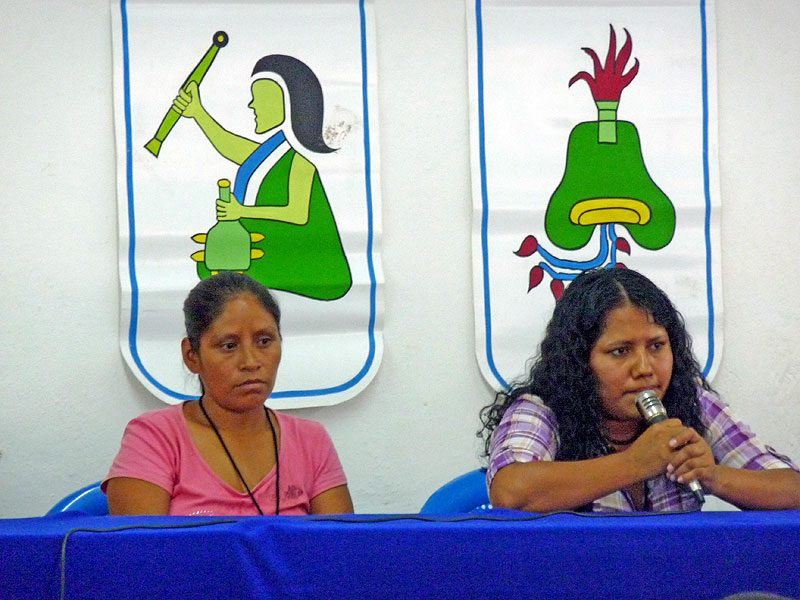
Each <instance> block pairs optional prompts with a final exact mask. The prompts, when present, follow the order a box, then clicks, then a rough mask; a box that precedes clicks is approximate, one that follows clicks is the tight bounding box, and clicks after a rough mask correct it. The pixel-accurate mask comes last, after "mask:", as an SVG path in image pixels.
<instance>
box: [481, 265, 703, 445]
mask: <svg viewBox="0 0 800 600" xmlns="http://www.w3.org/2000/svg"><path fill="white" fill-rule="evenodd" d="M628 302H630V303H631V304H632V305H633V306H636V307H638V308H642V309H644V310H646V311H647V312H649V313H651V314H652V315H653V319H654V320H655V322H656V323H657V324H658V325H660V326H661V327H663V328H664V329H666V331H667V334H668V336H669V343H670V346H671V348H672V357H673V366H672V380H671V381H670V384H669V387H668V388H667V392H666V394H665V395H664V397H663V398H662V402H663V404H664V408H665V409H666V410H667V414H669V416H670V417H676V418H678V419H680V420H681V422H682V423H683V424H684V425H686V426H688V427H693V428H694V429H695V430H697V432H698V433H699V434H700V435H703V434H704V433H705V426H704V425H703V423H702V422H701V420H700V404H699V399H698V392H697V386H698V384H699V385H701V386H702V387H703V388H704V389H707V390H710V389H711V387H710V386H709V384H708V382H707V381H706V379H705V377H704V376H703V373H702V371H701V369H700V365H699V364H698V362H697V360H696V359H695V357H694V355H693V354H692V341H691V338H690V336H689V334H688V333H687V331H686V325H685V323H684V320H683V317H682V316H681V314H680V313H679V312H678V311H677V310H676V309H675V307H674V306H673V305H672V302H671V301H670V299H669V298H668V297H667V295H666V294H665V293H664V292H663V291H661V290H660V289H659V288H658V287H657V286H656V285H655V284H654V283H653V282H652V281H650V280H649V279H648V278H647V277H645V276H644V275H642V274H641V273H638V272H636V271H633V270H631V269H625V268H603V269H593V270H590V271H585V272H584V273H581V274H580V275H579V276H578V277H576V278H575V279H574V280H573V282H572V283H571V284H570V285H569V286H568V287H567V289H566V290H565V291H564V295H563V296H562V297H561V299H560V300H558V302H556V306H555V309H554V311H553V317H552V318H551V319H550V323H548V325H547V329H546V331H545V336H544V339H543V340H542V343H541V345H540V347H539V353H538V354H537V355H536V357H535V359H534V360H533V362H532V366H531V367H530V372H529V374H528V376H527V379H525V380H523V381H520V382H518V383H516V384H514V385H512V386H511V387H510V389H508V390H505V391H501V392H498V394H497V395H496V397H495V399H494V402H492V403H491V404H489V405H488V406H485V407H484V408H483V409H481V411H480V418H481V422H482V423H483V427H482V428H481V430H480V431H479V432H478V436H482V437H483V438H484V444H485V445H484V451H485V454H486V455H487V456H488V455H489V453H490V451H491V435H492V432H493V431H494V430H495V429H496V428H497V426H498V424H499V423H500V420H501V419H502V418H503V414H504V413H505V411H506V409H507V408H508V406H509V405H510V404H511V403H512V402H514V401H515V400H516V399H517V398H519V397H520V396H521V395H523V394H534V395H536V396H538V397H539V398H541V399H542V402H544V404H545V405H546V406H548V407H549V408H550V409H551V410H552V411H553V413H554V414H555V417H556V420H557V422H558V440H559V445H558V452H557V454H556V460H583V459H588V458H595V457H598V456H604V455H606V454H608V453H609V452H610V451H611V448H610V447H609V445H608V443H607V442H606V441H605V439H604V438H603V436H602V434H601V430H600V424H601V423H602V409H601V404H600V399H599V397H598V395H597V379H596V378H595V375H594V373H593V372H592V369H591V367H590V366H589V354H590V352H591V349H592V346H594V344H595V342H596V341H597V338H598V337H600V335H601V334H602V332H603V329H604V328H605V322H606V317H607V315H608V313H609V312H610V311H611V310H613V309H615V308H618V307H620V306H623V305H625V304H627V303H628Z"/></svg>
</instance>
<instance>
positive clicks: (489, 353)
mask: <svg viewBox="0 0 800 600" xmlns="http://www.w3.org/2000/svg"><path fill="white" fill-rule="evenodd" d="M700 23H701V29H702V65H701V71H702V81H703V187H704V190H705V194H704V198H705V224H704V234H705V246H706V289H707V290H708V292H707V304H708V358H707V360H706V364H705V366H704V367H703V376H707V375H708V373H709V372H710V370H711V365H712V363H713V361H714V293H713V279H712V274H711V190H710V181H709V180H710V175H709V158H708V118H709V117H708V37H707V32H706V27H707V26H706V3H705V0H700ZM475 35H476V38H477V40H476V41H477V44H476V45H477V71H478V82H477V84H478V90H477V91H478V145H479V154H480V171H481V205H482V213H481V249H482V261H483V314H484V323H485V328H486V361H487V364H488V366H489V369H490V370H491V372H492V375H494V376H495V378H496V379H497V382H498V383H499V384H500V385H501V386H503V388H508V387H509V384H508V382H506V380H505V379H503V377H502V376H501V375H500V373H499V371H498V370H497V365H495V362H494V352H493V350H492V300H491V293H490V289H489V242H488V229H489V196H488V191H487V186H486V180H487V175H486V142H485V135H484V134H485V122H484V114H483V108H484V99H483V20H482V14H481V0H475Z"/></svg>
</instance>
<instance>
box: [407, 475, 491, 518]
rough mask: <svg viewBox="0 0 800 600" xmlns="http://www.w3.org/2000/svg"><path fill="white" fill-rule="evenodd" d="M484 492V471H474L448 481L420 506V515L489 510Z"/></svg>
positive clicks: (489, 506) (486, 495)
mask: <svg viewBox="0 0 800 600" xmlns="http://www.w3.org/2000/svg"><path fill="white" fill-rule="evenodd" d="M491 507H492V505H491V504H490V503H489V493H488V492H487V491H486V471H485V470H484V469H475V470H474V471H470V472H469V473H465V474H464V475H460V476H458V477H456V478H455V479H453V480H452V481H448V482H447V483H445V484H444V485H443V486H442V487H440V488H439V489H438V490H436V491H435V492H434V493H433V494H431V497H430V498H428V500H427V501H426V502H425V504H424V505H423V506H422V509H421V510H420V511H419V512H420V514H449V513H467V512H472V511H473V510H477V509H483V508H491Z"/></svg>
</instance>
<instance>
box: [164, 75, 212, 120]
mask: <svg viewBox="0 0 800 600" xmlns="http://www.w3.org/2000/svg"><path fill="white" fill-rule="evenodd" d="M172 108H174V109H175V110H176V111H177V113H178V114H179V115H181V116H184V117H189V118H190V119H194V118H197V117H198V116H199V115H200V114H202V113H204V112H205V108H203V104H202V102H201V101H200V88H199V87H197V83H196V82H194V81H190V82H189V83H187V84H186V86H185V87H184V88H182V89H181V90H179V91H178V95H177V96H175V100H173V102H172Z"/></svg>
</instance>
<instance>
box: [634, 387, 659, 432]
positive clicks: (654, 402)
mask: <svg viewBox="0 0 800 600" xmlns="http://www.w3.org/2000/svg"><path fill="white" fill-rule="evenodd" d="M636 408H637V409H638V410H639V414H640V415H642V418H643V419H644V420H645V421H647V423H648V424H651V423H658V422H659V421H663V420H664V419H666V418H667V411H666V410H665V409H664V405H663V404H661V399H660V398H659V397H658V395H657V394H656V393H655V392H654V391H653V390H644V391H642V392H639V393H638V394H637V395H636Z"/></svg>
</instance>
